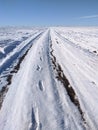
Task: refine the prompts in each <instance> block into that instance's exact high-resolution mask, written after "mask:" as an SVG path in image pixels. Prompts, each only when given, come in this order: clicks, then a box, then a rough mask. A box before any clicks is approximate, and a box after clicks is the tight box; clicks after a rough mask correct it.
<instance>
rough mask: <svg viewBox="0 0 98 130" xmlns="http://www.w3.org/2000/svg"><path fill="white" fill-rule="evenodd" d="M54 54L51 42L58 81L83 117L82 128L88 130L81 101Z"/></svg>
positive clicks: (51, 52)
mask: <svg viewBox="0 0 98 130" xmlns="http://www.w3.org/2000/svg"><path fill="white" fill-rule="evenodd" d="M56 43H57V44H59V42H58V41H56ZM53 52H54V50H53V48H52V42H51V44H50V55H51V60H52V64H53V70H54V71H55V72H56V79H57V80H58V81H60V82H61V83H62V84H63V86H64V88H65V89H66V92H67V94H68V96H69V98H70V100H71V102H72V103H73V104H74V105H75V106H76V107H77V109H78V111H79V113H80V115H81V119H82V121H83V124H82V126H83V127H84V129H86V125H87V122H86V120H85V117H84V112H83V111H82V109H81V106H80V103H79V99H78V97H77V95H76V93H75V91H74V89H73V87H72V86H71V84H70V82H69V81H68V79H67V78H66V76H65V74H64V72H63V70H62V68H61V66H60V65H59V64H58V63H57V61H56V57H55V56H54V54H53Z"/></svg>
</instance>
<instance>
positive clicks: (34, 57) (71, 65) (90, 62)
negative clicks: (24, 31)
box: [0, 27, 98, 130]
mask: <svg viewBox="0 0 98 130" xmlns="http://www.w3.org/2000/svg"><path fill="white" fill-rule="evenodd" d="M91 30H92V28H80V29H79V28H60V27H57V28H56V27H54V28H48V29H39V30H37V31H35V30H33V32H32V31H30V32H29V33H30V34H29V36H28V38H27V39H25V40H23V41H21V43H20V44H19V45H17V46H16V47H15V48H14V49H13V50H12V51H11V52H9V53H8V54H6V55H5V56H3V57H2V58H1V59H0V130H98V102H97V101H98V48H97V46H98V44H97V43H96V41H97V39H98V38H97V37H98V28H97V29H95V30H94V29H93V34H92V33H91ZM35 32H36V33H35ZM87 34H88V35H87ZM84 35H85V37H86V36H87V37H88V42H90V41H89V37H93V39H94V40H95V42H94V43H92V44H91V43H90V45H89V43H88V42H87V38H85V37H84ZM75 38H76V39H75ZM83 38H84V41H86V42H85V44H84V42H83V41H82V39H83ZM77 39H78V40H77ZM85 39H86V40H85ZM77 41H78V42H77ZM80 41H81V43H79V42H80ZM86 43H87V44H86ZM95 43H96V44H95ZM94 49H95V50H94Z"/></svg>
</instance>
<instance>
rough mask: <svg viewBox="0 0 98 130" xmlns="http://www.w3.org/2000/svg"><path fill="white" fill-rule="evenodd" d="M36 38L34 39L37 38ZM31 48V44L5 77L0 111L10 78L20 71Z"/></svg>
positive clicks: (0, 94)
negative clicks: (5, 82)
mask: <svg viewBox="0 0 98 130" xmlns="http://www.w3.org/2000/svg"><path fill="white" fill-rule="evenodd" d="M38 36H40V35H38ZM38 36H37V37H36V38H38ZM33 40H34V39H33ZM32 46H33V44H31V46H30V47H29V49H28V50H27V51H26V52H25V53H24V54H23V55H22V56H20V58H19V60H18V62H17V64H16V65H15V66H14V67H13V69H12V70H11V71H10V73H9V74H8V75H7V78H6V81H7V84H6V85H5V86H3V87H2V89H1V90H0V109H1V107H2V103H3V100H4V98H5V96H6V93H7V92H8V90H9V85H10V84H11V83H12V78H13V76H14V73H17V72H18V70H19V69H20V66H21V63H22V61H23V60H24V58H25V57H26V55H27V54H28V52H29V50H30V48H31V47H32ZM37 69H38V70H40V69H41V68H40V67H39V66H37Z"/></svg>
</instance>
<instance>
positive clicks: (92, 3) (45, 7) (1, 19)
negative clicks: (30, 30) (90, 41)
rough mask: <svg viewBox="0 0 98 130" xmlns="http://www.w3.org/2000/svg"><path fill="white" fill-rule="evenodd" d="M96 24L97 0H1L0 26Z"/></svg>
mask: <svg viewBox="0 0 98 130" xmlns="http://www.w3.org/2000/svg"><path fill="white" fill-rule="evenodd" d="M7 25H10V26H11V25H12V26H21V25H24V26H57V25H62V26H76V25H78V26H79V25H81V26H90V25H91V26H96V25H97V26H98V0H0V26H7Z"/></svg>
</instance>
